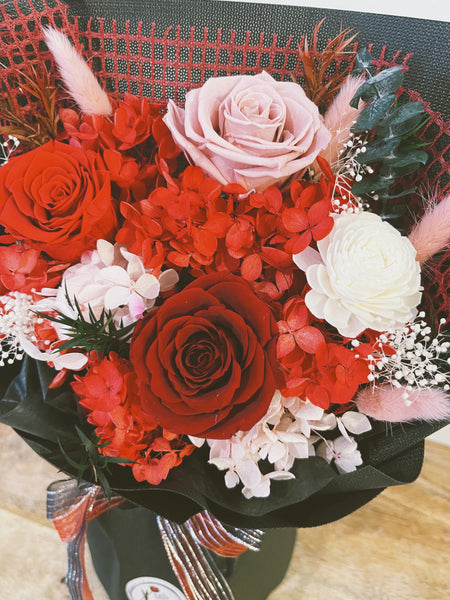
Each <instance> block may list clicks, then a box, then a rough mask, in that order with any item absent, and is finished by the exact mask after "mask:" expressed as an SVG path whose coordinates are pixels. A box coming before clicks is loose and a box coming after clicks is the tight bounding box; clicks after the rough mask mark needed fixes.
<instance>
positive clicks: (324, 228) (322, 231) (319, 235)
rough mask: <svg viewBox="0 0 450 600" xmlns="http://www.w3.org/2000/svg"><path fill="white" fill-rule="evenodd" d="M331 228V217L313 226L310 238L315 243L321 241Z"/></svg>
mask: <svg viewBox="0 0 450 600" xmlns="http://www.w3.org/2000/svg"><path fill="white" fill-rule="evenodd" d="M333 226H334V220H333V217H326V218H325V219H324V220H323V221H321V222H320V223H318V224H317V225H315V226H314V227H313V230H312V236H313V238H314V239H315V240H316V242H318V241H319V240H323V238H324V237H326V236H327V235H328V234H329V233H330V231H331V230H332V229H333Z"/></svg>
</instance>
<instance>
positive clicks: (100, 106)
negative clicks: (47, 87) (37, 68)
mask: <svg viewBox="0 0 450 600" xmlns="http://www.w3.org/2000/svg"><path fill="white" fill-rule="evenodd" d="M44 37H45V42H46V44H47V46H48V49H49V50H50V52H51V53H52V54H53V57H54V59H55V61H56V64H57V65H58V69H59V72H60V74H61V77H62V80H63V81H64V84H65V86H66V88H67V91H68V92H69V94H70V95H71V97H72V98H73V99H74V100H75V102H76V103H77V104H78V106H79V107H80V108H81V110H82V111H83V112H84V113H86V114H88V115H104V116H108V115H110V114H112V112H113V109H112V106H111V103H110V101H109V99H108V95H107V94H106V92H105V91H104V90H103V89H102V88H101V87H100V84H99V83H98V81H97V79H96V77H95V75H94V73H93V72H92V71H91V69H90V68H89V67H88V65H87V64H86V62H85V61H84V59H83V57H82V56H80V55H79V54H78V52H77V51H76V50H75V48H74V47H73V46H72V44H71V42H70V40H69V38H68V37H67V36H66V35H64V34H63V33H61V32H60V31H58V30H57V29H52V28H51V27H47V28H44Z"/></svg>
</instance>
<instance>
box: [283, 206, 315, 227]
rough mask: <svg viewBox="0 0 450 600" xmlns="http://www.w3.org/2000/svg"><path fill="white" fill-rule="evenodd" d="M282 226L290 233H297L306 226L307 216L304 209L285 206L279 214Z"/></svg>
mask: <svg viewBox="0 0 450 600" xmlns="http://www.w3.org/2000/svg"><path fill="white" fill-rule="evenodd" d="M281 220H282V222H283V225H284V227H285V228H286V229H287V230H288V231H289V232H291V233H298V232H299V231H304V230H305V229H307V228H308V226H309V223H308V217H307V215H306V212H305V211H304V210H300V209H299V208H287V209H286V210H284V211H283V213H282V215H281Z"/></svg>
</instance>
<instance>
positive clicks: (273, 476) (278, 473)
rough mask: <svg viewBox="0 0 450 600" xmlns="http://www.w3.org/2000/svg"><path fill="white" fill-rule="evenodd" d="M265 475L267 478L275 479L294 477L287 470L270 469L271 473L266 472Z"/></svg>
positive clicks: (282, 479)
mask: <svg viewBox="0 0 450 600" xmlns="http://www.w3.org/2000/svg"><path fill="white" fill-rule="evenodd" d="M265 477H268V478H269V479H275V480H276V481H285V480H287V479H295V475H294V474H293V473H289V471H272V472H271V473H267V475H265Z"/></svg>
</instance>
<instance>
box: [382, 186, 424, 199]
mask: <svg viewBox="0 0 450 600" xmlns="http://www.w3.org/2000/svg"><path fill="white" fill-rule="evenodd" d="M388 189H389V188H388ZM416 189H417V188H416V186H414V187H412V188H408V189H406V190H405V189H402V190H399V191H398V192H397V193H396V192H389V191H386V192H382V191H380V192H377V194H378V196H379V198H380V200H393V199H395V198H402V197H403V196H409V195H410V194H412V193H414V192H415V191H416Z"/></svg>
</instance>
